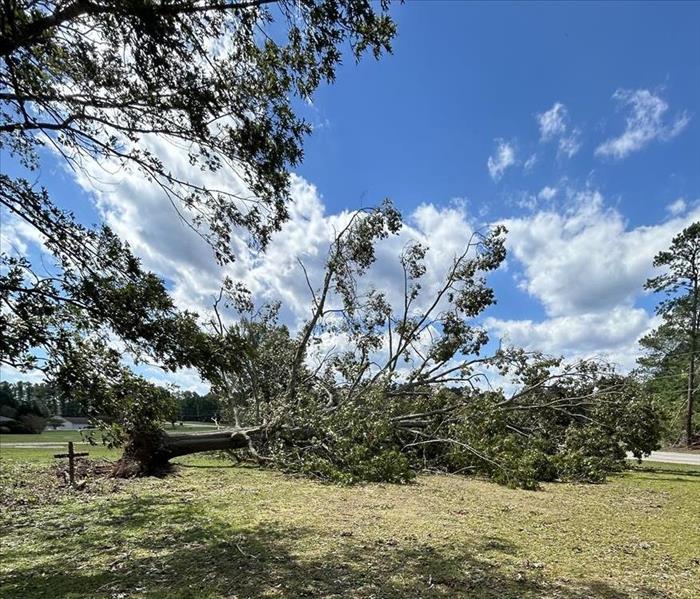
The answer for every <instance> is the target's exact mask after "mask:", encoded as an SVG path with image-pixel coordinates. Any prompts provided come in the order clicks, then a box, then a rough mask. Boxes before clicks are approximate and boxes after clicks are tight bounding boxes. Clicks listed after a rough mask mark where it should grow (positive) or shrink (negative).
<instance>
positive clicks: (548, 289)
mask: <svg viewBox="0 0 700 599" xmlns="http://www.w3.org/2000/svg"><path fill="white" fill-rule="evenodd" d="M545 189H547V188H545ZM543 191H544V190H543ZM569 196H570V197H569V203H568V205H567V207H565V208H559V209H556V208H555V207H554V206H552V207H550V208H548V209H545V210H540V211H539V212H537V213H535V214H532V215H528V216H526V217H522V218H511V219H506V220H505V221H503V222H504V224H505V225H506V227H507V228H508V230H509V233H508V238H507V245H508V249H509V257H510V261H511V263H515V264H518V263H519V265H520V266H521V267H522V274H519V275H518V274H517V273H516V275H515V276H516V278H517V280H518V285H519V287H520V288H521V289H522V290H523V291H525V292H527V293H528V294H530V295H531V296H532V297H534V298H536V299H537V300H538V301H539V302H540V303H541V304H542V306H543V307H544V310H545V314H546V317H545V318H544V319H542V320H541V321H539V322H535V321H533V320H516V319H507V318H506V319H495V318H490V319H488V320H487V322H486V324H487V326H489V327H490V328H492V329H493V330H494V331H495V332H496V334H498V335H500V336H503V337H505V338H506V339H507V340H508V341H509V342H510V343H512V344H515V345H522V346H525V347H528V348H530V349H541V350H543V351H546V352H549V353H553V354H564V355H567V356H569V357H587V356H593V355H597V356H603V357H606V358H608V359H610V360H612V361H614V362H617V363H618V364H620V365H622V366H623V368H631V367H633V366H634V361H635V359H636V356H637V355H638V352H639V349H638V346H637V341H638V339H639V338H640V337H641V336H643V335H644V334H645V333H646V332H647V331H648V330H650V329H651V328H652V327H653V326H655V325H656V321H655V319H654V318H653V317H652V316H651V315H650V314H648V313H647V311H646V310H644V309H642V308H640V307H637V306H636V305H635V303H636V301H637V299H638V298H639V297H640V296H642V294H643V293H644V291H643V285H644V282H645V281H646V279H647V278H648V277H650V276H652V274H653V267H652V261H653V258H654V255H655V254H657V253H658V252H659V251H661V250H663V249H665V248H666V247H668V245H669V244H670V242H671V239H672V238H673V236H674V235H676V234H677V233H678V232H679V231H680V230H682V229H683V228H684V227H686V226H688V225H689V224H690V223H691V222H693V221H695V220H698V219H700V207H696V208H695V209H694V210H693V211H691V212H690V213H688V214H686V215H685V216H682V215H681V214H680V213H678V214H676V215H675V216H674V217H672V218H670V219H669V220H667V221H665V222H662V223H659V224H657V225H653V226H640V227H636V228H630V227H629V226H628V223H627V222H626V221H625V219H624V218H623V217H622V215H621V214H620V213H619V212H617V211H616V210H614V209H611V208H606V206H605V203H604V200H603V197H602V195H601V194H600V193H599V192H595V191H586V192H579V193H573V192H569Z"/></svg>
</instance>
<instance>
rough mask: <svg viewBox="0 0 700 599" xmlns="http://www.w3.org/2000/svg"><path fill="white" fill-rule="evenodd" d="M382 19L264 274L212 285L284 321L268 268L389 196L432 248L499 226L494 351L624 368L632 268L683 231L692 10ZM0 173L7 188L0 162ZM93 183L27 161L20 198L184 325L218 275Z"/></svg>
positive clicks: (288, 295) (690, 178)
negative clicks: (348, 213)
mask: <svg viewBox="0 0 700 599" xmlns="http://www.w3.org/2000/svg"><path fill="white" fill-rule="evenodd" d="M392 13H393V15H394V17H395V19H396V21H397V25H398V37H397V39H396V40H395V43H394V53H393V54H392V55H390V56H386V57H384V58H382V59H381V60H380V61H374V60H372V59H371V58H365V59H364V60H363V61H361V62H360V63H359V64H355V63H354V61H353V60H352V59H351V58H350V57H347V58H346V63H345V64H344V65H343V66H342V67H341V68H340V69H339V71H338V73H337V80H336V82H335V84H333V85H332V86H324V87H323V88H322V89H320V90H319V91H318V93H317V94H316V96H315V97H314V99H313V105H312V106H304V105H302V106H300V109H301V110H302V111H303V113H304V114H306V115H307V116H308V118H309V120H310V121H311V122H312V123H313V124H314V127H315V131H314V134H313V135H312V136H311V138H309V140H308V141H307V143H306V146H305V160H304V162H303V164H302V165H301V166H300V167H299V168H298V169H297V170H296V174H297V175H298V179H295V181H296V182H297V183H296V184H295V185H296V186H295V191H294V193H293V195H294V197H295V201H296V202H297V205H298V209H297V211H296V213H295V214H296V216H294V215H293V222H292V223H290V226H289V230H288V231H287V232H285V233H284V234H283V235H282V236H280V239H279V240H277V241H276V243H275V244H273V247H272V249H271V252H270V256H269V257H267V258H265V259H264V260H263V262H264V264H261V262H260V259H259V258H252V257H248V258H245V257H244V258H242V259H241V260H240V261H239V263H238V265H236V266H235V267H234V269H233V272H232V274H234V275H238V276H240V277H241V278H243V279H245V280H246V281H247V282H248V283H249V284H250V285H251V287H252V288H253V290H254V292H256V293H257V294H258V296H259V298H260V299H261V300H269V299H271V298H274V297H278V298H281V299H282V300H283V301H285V302H287V305H288V306H289V307H288V313H289V319H290V321H292V322H293V321H294V320H295V319H296V321H299V320H300V319H303V316H304V311H303V305H304V298H302V297H300V294H302V293H303V292H304V289H303V288H299V287H298V286H297V285H296V279H294V278H290V277H291V275H289V276H288V273H286V272H282V271H283V270H284V268H283V267H282V266H280V262H283V261H284V260H283V259H282V258H280V256H292V255H295V254H303V255H306V256H307V257H308V259H309V260H310V263H311V264H312V265H313V256H315V255H316V254H317V253H318V248H320V247H322V246H323V244H324V243H325V242H326V238H325V237H324V233H323V231H324V230H327V229H328V225H329V222H331V221H332V219H333V218H334V215H337V214H338V213H340V212H341V211H343V210H352V209H354V208H357V207H360V206H368V205H375V204H377V203H378V201H380V200H381V199H382V198H384V197H389V198H391V199H392V200H393V201H394V202H395V204H396V205H397V206H398V207H399V208H400V209H401V210H402V211H403V212H404V214H405V215H406V216H407V218H408V221H409V223H410V224H411V226H412V227H413V228H414V229H415V231H416V232H417V233H416V234H420V235H422V236H423V237H424V238H425V239H428V240H429V241H430V242H431V243H432V245H433V247H436V248H438V249H440V247H441V245H443V244H444V245H445V246H446V247H448V246H450V240H453V239H457V238H459V236H460V235H463V234H466V232H467V231H468V230H469V229H471V228H474V227H477V226H481V225H486V224H491V223H494V222H501V221H504V222H506V224H507V226H508V228H509V229H510V231H511V233H510V236H509V258H508V263H507V266H506V267H505V268H503V269H501V271H499V272H498V273H497V274H496V275H494V276H493V277H492V282H493V284H494V286H495V287H496V291H497V295H498V299H499V304H498V306H496V307H495V308H494V309H492V310H490V311H489V313H488V314H487V315H485V316H486V318H485V320H484V322H485V324H487V325H488V326H489V328H490V329H491V330H492V331H493V333H494V336H495V337H504V338H506V339H509V340H511V341H512V342H514V343H517V344H522V345H531V346H534V347H537V348H540V349H544V350H546V351H550V352H552V353H564V354H566V355H570V356H582V355H591V354H598V353H602V354H605V355H608V356H610V357H611V358H612V359H615V360H617V361H619V362H620V363H621V364H622V365H623V366H624V367H630V366H631V365H633V362H634V357H635V355H636V348H637V340H638V339H639V337H640V336H641V335H643V334H644V333H645V332H646V331H648V330H649V328H650V327H652V326H653V325H654V323H655V321H654V318H653V306H654V303H655V301H656V300H657V299H658V298H653V297H649V296H647V295H645V294H643V293H642V290H641V288H642V285H643V283H644V280H645V279H646V277H648V276H649V275H650V274H651V259H652V258H653V255H654V254H655V253H656V252H657V251H658V250H660V249H663V248H664V247H666V246H667V245H668V243H669V242H670V239H671V237H672V236H673V235H674V234H675V233H677V232H678V231H679V230H680V229H681V228H682V227H684V226H687V224H689V223H690V222H692V221H693V220H698V218H700V205H699V203H698V199H699V198H700V35H698V23H700V3H690V2H682V3H673V2H663V3H632V2H624V3H579V4H573V3H546V4H545V3H538V4H530V3H461V2H411V1H409V2H407V3H406V4H404V5H402V6H401V5H397V6H395V7H394V8H393V9H392ZM161 150H162V151H163V152H165V153H166V154H167V153H168V152H169V150H167V149H163V148H161ZM489 161H490V165H491V167H490V168H489ZM2 167H3V169H5V170H9V171H11V172H17V169H16V165H14V164H13V163H12V161H11V160H8V159H7V158H6V157H5V158H3V164H2ZM101 178H102V179H103V184H101V185H99V186H98V187H99V188H95V187H94V184H93V183H92V182H90V181H88V180H87V179H86V178H85V177H81V176H75V175H73V174H71V173H68V172H66V171H65V168H64V165H62V164H61V163H59V162H57V161H56V159H55V158H54V157H53V156H52V155H50V154H48V153H47V154H45V155H44V156H43V158H42V167H41V171H40V180H41V181H42V182H43V184H44V185H46V186H47V187H48V188H49V190H50V191H51V192H52V193H53V194H54V197H57V198H59V200H60V203H61V204H62V205H63V206H67V207H70V208H71V209H73V210H75V211H76V212H77V214H78V215H79V216H80V217H81V219H82V220H85V221H87V222H91V221H96V220H99V219H105V220H106V221H107V222H109V223H110V224H111V225H112V226H113V227H114V228H115V230H117V231H118V232H119V233H120V234H122V236H124V237H125V238H127V239H128V240H129V241H130V243H132V245H133V247H134V248H135V249H136V251H137V252H138V253H139V254H140V255H141V256H142V257H143V259H144V263H145V264H146V266H148V267H149V268H152V269H153V270H155V271H156V272H158V273H159V274H161V275H162V276H163V277H165V278H166V279H167V280H168V283H169V285H170V286H171V288H172V289H173V292H174V295H175V296H176V298H178V299H179V300H181V303H182V305H184V306H186V307H190V308H195V309H202V308H203V307H204V306H205V305H206V304H207V302H209V299H210V298H209V295H210V294H209V295H208V291H211V290H212V289H214V288H215V287H216V284H218V281H219V280H220V276H221V272H220V271H219V270H217V269H216V268H214V266H213V265H212V267H211V268H210V267H208V266H206V264H207V263H208V261H209V258H208V254H206V250H205V249H202V248H201V247H200V246H198V245H197V242H196V240H189V239H186V232H185V231H184V230H183V229H182V228H181V227H179V226H178V224H177V223H176V221H175V220H174V217H173V215H172V214H169V213H168V214H166V212H165V209H163V205H162V203H161V202H160V200H159V199H158V198H156V197H155V195H153V197H150V196H149V193H151V192H148V191H147V190H145V188H144V187H143V182H142V181H140V180H139V178H138V177H128V176H117V177H114V178H113V179H112V180H107V179H108V177H104V176H101ZM153 193H155V192H153ZM136 196H138V200H136V199H134V198H135V197H136ZM295 219H296V220H295ZM143 222H148V223H149V228H148V229H145V228H143V227H142V224H143ZM4 229H5V231H4V232H5V233H6V234H7V231H8V228H7V227H4ZM307 229H308V231H316V232H315V233H309V234H307V233H306V231H307ZM15 234H16V235H15V237H16V238H17V239H19V240H22V239H24V242H25V244H26V246H27V248H28V249H27V251H28V252H29V253H33V252H35V251H36V249H35V248H33V247H32V244H31V240H30V239H28V238H27V236H26V235H24V237H23V232H22V231H21V230H17V231H15ZM305 244H306V245H305ZM387 256H388V254H387ZM445 259H447V258H445ZM203 265H205V266H203ZM316 266H318V267H319V268H320V262H319V263H318V264H316ZM251 273H253V274H251ZM229 274H231V273H229ZM294 276H295V277H298V273H296V274H295V275H294ZM385 284H387V285H390V284H391V282H390V281H388V282H387V281H385ZM199 290H207V293H204V292H201V293H200V294H199V295H198V293H199ZM154 376H155V375H154ZM180 382H182V384H183V385H184V386H188V385H189V384H190V383H191V379H188V378H187V375H183V377H182V379H181V381H180Z"/></svg>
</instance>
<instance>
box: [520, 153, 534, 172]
mask: <svg viewBox="0 0 700 599" xmlns="http://www.w3.org/2000/svg"><path fill="white" fill-rule="evenodd" d="M535 164H537V154H531V155H530V157H529V158H528V159H527V160H526V161H525V164H523V170H524V171H525V172H526V173H528V172H530V171H531V170H532V168H533V167H534V166H535Z"/></svg>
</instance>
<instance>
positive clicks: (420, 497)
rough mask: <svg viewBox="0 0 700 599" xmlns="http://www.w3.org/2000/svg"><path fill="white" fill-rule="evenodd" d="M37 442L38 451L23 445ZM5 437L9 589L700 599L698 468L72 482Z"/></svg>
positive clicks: (252, 472) (4, 567) (4, 574)
mask: <svg viewBox="0 0 700 599" xmlns="http://www.w3.org/2000/svg"><path fill="white" fill-rule="evenodd" d="M21 451H27V450H21ZM49 462H50V460H49V459H48V458H46V457H42V458H37V459H36V460H34V461H27V460H26V459H24V456H23V454H21V453H17V454H15V455H10V454H8V453H6V451H5V450H3V455H2V461H1V465H2V473H1V475H2V486H1V487H0V488H1V489H2V494H1V495H0V500H1V502H2V504H3V507H2V510H1V512H0V513H1V515H0V526H1V528H0V530H2V535H3V540H2V555H1V556H0V580H2V581H3V582H2V583H1V584H2V586H0V596H2V597H3V598H7V599H10V598H22V599H33V598H39V597H46V598H47V599H48V598H51V599H53V598H55V597H64V598H79V597H80V598H83V597H104V598H125V597H154V598H162V599H165V598H182V599H185V598H197V599H199V598H202V599H204V598H207V599H213V598H224V597H226V598H233V597H238V598H241V599H242V598H244V597H367V598H369V597H381V598H384V597H396V598H403V597H473V598H494V599H495V598H499V599H500V598H503V599H515V598H534V597H550V598H558V599H583V598H588V597H591V598H598V597H601V598H608V599H637V598H640V597H648V598H652V597H653V598H661V597H664V598H687V599H690V598H693V597H698V596H700V546H699V545H698V541H697V536H696V535H695V533H696V532H697V530H698V529H700V500H699V499H698V498H699V497H700V471H698V470H697V469H693V467H692V466H690V467H683V466H676V465H667V464H663V465H648V464H644V465H643V466H642V467H640V468H639V469H638V470H634V471H631V472H628V473H625V474H622V475H620V476H616V477H615V478H613V479H612V480H611V482H609V483H608V484H604V485H570V484H548V485H545V486H544V487H543V489H542V490H541V491H535V492H533V491H521V490H513V489H508V488H505V487H501V486H498V485H495V484H492V483H490V482H487V481H483V480H478V479H473V478H463V477H455V476H423V477H419V479H418V481H417V482H416V483H415V484H412V485H407V486H396V485H366V486H359V487H351V488H340V487H336V486H332V485H325V484H320V483H316V482H314V481H310V480H306V479H298V478H292V477H288V476H285V475H283V474H280V473H277V472H272V471H264V470H258V469H253V468H242V467H231V466H230V465H229V464H228V463H227V462H224V461H220V460H217V459H215V458H211V457H206V456H198V457H190V458H183V459H181V460H179V462H180V464H181V465H180V466H179V468H178V470H177V472H176V473H175V474H173V475H170V476H168V477H166V478H163V479H157V478H148V479H140V480H131V481H116V480H112V479H108V478H104V477H94V478H90V479H89V480H88V482H87V483H86V484H85V486H84V488H82V489H81V490H69V489H67V488H66V487H65V486H63V485H62V483H61V482H60V480H59V478H58V477H57V476H56V466H55V465H51V464H50V463H49Z"/></svg>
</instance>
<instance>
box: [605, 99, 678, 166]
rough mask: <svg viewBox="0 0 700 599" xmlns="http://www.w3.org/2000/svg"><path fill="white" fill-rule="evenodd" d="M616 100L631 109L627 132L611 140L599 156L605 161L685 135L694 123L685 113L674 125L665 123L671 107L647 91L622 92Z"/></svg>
mask: <svg viewBox="0 0 700 599" xmlns="http://www.w3.org/2000/svg"><path fill="white" fill-rule="evenodd" d="M613 99H614V100H615V101H616V102H618V103H619V104H620V105H621V106H626V107H628V109H629V114H628V115H627V119H626V125H625V130H624V131H623V132H622V134H621V135H619V136H617V137H612V138H610V139H607V140H606V141H604V142H603V143H602V144H600V145H599V146H598V147H597V148H596V150H595V153H596V155H597V156H602V157H605V158H616V159H621V158H625V157H626V156H628V155H629V154H631V153H632V152H637V151H639V150H641V149H642V148H644V147H645V146H647V145H648V144H650V143H651V142H652V141H654V140H660V141H667V140H670V139H673V138H674V137H676V136H677V135H678V134H679V133H681V132H682V131H683V130H684V129H685V128H686V127H687V125H688V123H689V122H690V116H689V115H688V114H687V113H686V112H683V113H681V114H679V115H677V116H676V117H675V119H673V120H672V121H670V122H668V121H665V120H664V117H665V115H666V112H668V108H669V106H668V103H667V102H666V101H665V100H664V99H663V98H661V97H660V96H658V95H655V94H654V93H652V92H650V91H649V90H647V89H638V90H626V89H618V90H617V91H616V92H615V93H614V94H613Z"/></svg>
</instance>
